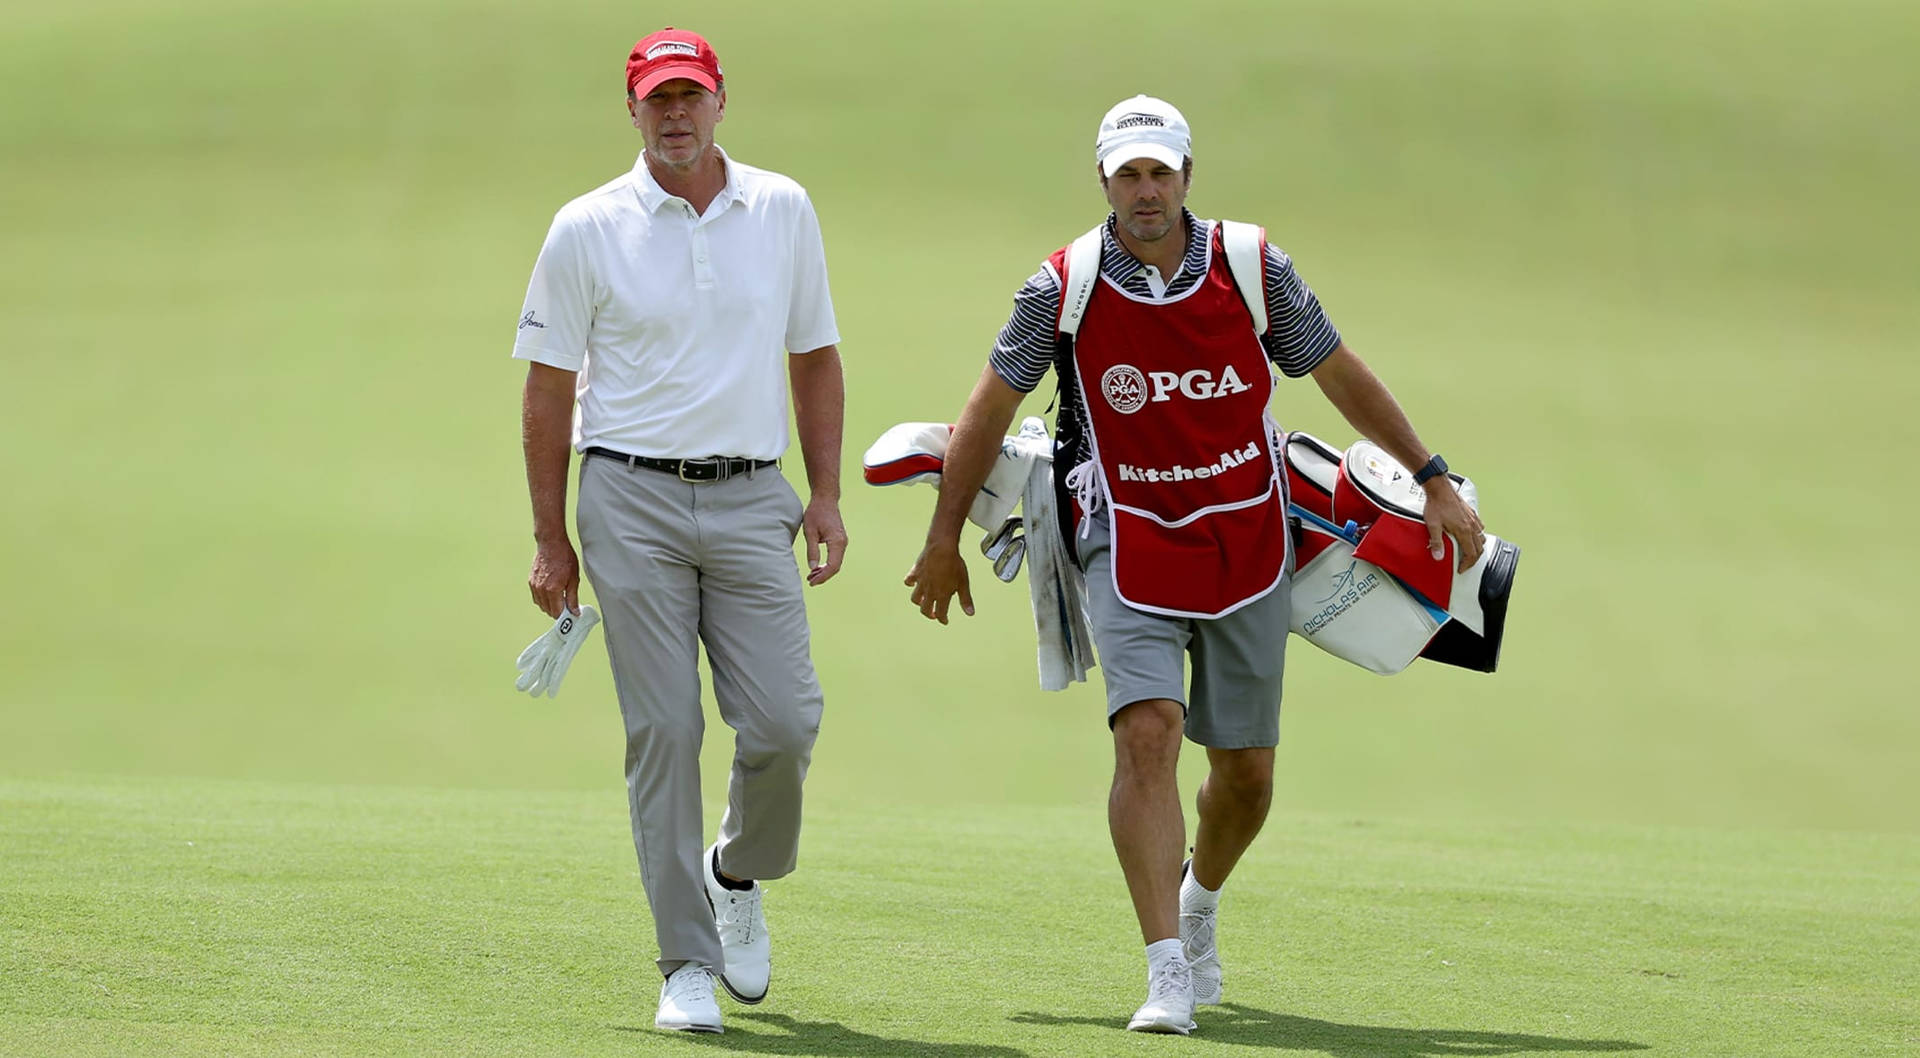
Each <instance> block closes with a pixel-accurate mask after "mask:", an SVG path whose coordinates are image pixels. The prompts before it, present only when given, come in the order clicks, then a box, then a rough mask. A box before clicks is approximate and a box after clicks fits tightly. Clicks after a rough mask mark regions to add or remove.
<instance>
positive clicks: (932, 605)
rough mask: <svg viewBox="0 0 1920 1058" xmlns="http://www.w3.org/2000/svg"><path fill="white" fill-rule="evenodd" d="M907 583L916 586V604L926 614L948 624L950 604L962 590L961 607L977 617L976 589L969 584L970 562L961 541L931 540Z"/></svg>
mask: <svg viewBox="0 0 1920 1058" xmlns="http://www.w3.org/2000/svg"><path fill="white" fill-rule="evenodd" d="M906 584H907V586H909V587H911V588H912V589H913V604H914V605H915V606H918V607H919V608H920V614H921V616H923V617H927V618H930V619H932V620H935V621H938V622H940V623H941V624H946V623H947V607H948V605H950V604H951V603H952V602H953V595H954V593H955V592H959V593H960V609H961V610H963V611H965V612H966V615H967V616H968V617H972V616H973V592H972V591H971V590H970V589H969V587H968V586H967V563H966V560H965V559H963V558H961V557H960V546H959V545H958V544H934V543H928V544H927V546H926V547H924V548H922V549H921V551H920V557H919V558H918V559H916V560H915V561H914V563H913V569H912V570H910V571H908V573H907V579H906Z"/></svg>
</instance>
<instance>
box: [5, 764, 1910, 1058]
mask: <svg viewBox="0 0 1920 1058" xmlns="http://www.w3.org/2000/svg"><path fill="white" fill-rule="evenodd" d="M624 830H625V827H624V820H623V817H622V799H621V798H620V797H619V796H618V794H617V793H615V792H613V791H602V792H600V793H591V794H590V793H580V792H575V793H542V794H526V793H519V792H481V791H427V790H418V789H401V788H374V787H337V786H295V785H288V784H265V783H233V782H225V783H189V782H167V783H164V784H158V785H156V784H151V783H128V782H124V781H117V782H108V781H93V780H68V781H63V782H32V783H20V782H13V783H6V784H4V785H0V839H4V840H5V842H6V844H7V846H8V848H9V849H10V850H11V852H10V855H9V857H8V861H9V862H8V869H7V871H6V873H5V874H4V875H0V977H3V978H4V979H5V980H7V981H9V982H12V983H11V984H9V986H8V987H7V988H6V989H5V990H3V991H0V1025H3V1026H4V1027H5V1031H4V1033H0V1053H4V1054H9V1055H13V1054H17V1055H21V1056H29V1055H34V1056H37V1055H48V1054H68V1053H130V1052H133V1051H137V1052H139V1053H145V1054H235V1055H239V1054H274V1055H292V1054H353V1055H371V1054H394V1055H417V1054H515V1055H532V1054H555V1055H559V1054H570V1055H588V1054H609V1055H613V1054H631V1053H635V1052H636V1050H637V1051H638V1052H639V1053H647V1054H672V1053H686V1054H691V1053H697V1052H698V1051H701V1050H724V1051H738V1052H745V1053H755V1054H783V1055H889V1056H910V1055H924V1056H946V1058H962V1056H966V1058H1016V1056H1019V1055H1032V1056H1040V1055H1094V1054H1135V1053H1159V1052H1161V1051H1164V1050H1166V1049H1168V1047H1169V1046H1178V1048H1179V1049H1180V1051H1181V1053H1183V1054H1186V1053H1193V1054H1216V1053H1218V1054H1236V1053H1246V1052H1245V1050H1244V1049H1245V1048H1246V1047H1258V1048H1261V1049H1262V1050H1264V1051H1271V1052H1274V1053H1298V1054H1303V1055H1315V1054H1320V1055H1330V1056H1333V1058H1361V1056H1390V1058H1416V1056H1429V1055H1432V1056H1438V1055H1446V1054H1543V1055H1552V1054H1561V1053H1576V1054H1627V1053H1645V1054H1648V1055H1682V1056H1692V1058H1704V1056H1711V1055H1730V1056H1731V1055H1738V1056H1743V1058H1744V1056H1756V1055H1781V1054H1806V1055H1834V1054H1847V1055H1863V1056H1864V1055H1881V1054H1885V1055H1894V1054H1910V1053H1912V1050H1913V1048H1914V1046H1915V1045H1916V1044H1920V1034H1917V1033H1916V1024H1920V1023H1917V1022H1916V1020H1915V1019H1916V1018H1920V1000H1916V998H1915V997H1916V991H1915V989H1916V986H1920V955H1916V952H1920V910H1917V909H1916V902H1915V898H1916V895H1920V894H1917V893H1916V883H1915V878H1916V876H1920V842H1916V841H1915V840H1914V839H1912V838H1908V837H1870V836H1860V835H1855V836H1846V835H1833V834H1819V833H1803V832H1765V833H1762V832H1752V831H1703V830H1685V829H1659V828H1629V827H1546V826H1514V825H1488V824H1482V825H1472V824H1455V825H1450V826H1434V825H1430V824H1422V825H1413V824H1385V823H1376V822H1369V821H1364V820H1358V819H1352V818H1343V817H1337V816H1315V815H1303V814H1294V813H1286V814H1282V815H1281V816H1279V817H1277V818H1276V819H1274V820H1273V821H1272V823H1271V824H1270V825H1269V828H1268V833H1267V834H1266V836H1265V838H1264V840H1263V841H1262V842H1261V843H1260V844H1259V845H1257V846H1256V847H1255V851H1254V852H1253V854H1252V855H1251V856H1250V857H1249V858H1248V859H1247V860H1246V861H1244V863H1243V864H1242V866H1241V868H1240V870H1239V872H1238V873H1237V874H1236V876H1235V878H1234V879H1233V880H1232V881H1231V882H1230V883H1229V888H1228V891H1227V894H1226V897H1225V900H1224V902H1223V910H1222V916H1223V917H1222V927H1221V929H1222V938H1223V939H1222V942H1221V943H1222V950H1223V952H1224V953H1225V959H1226V966H1227V972H1228V981H1227V983H1228V998H1229V1000H1230V1001H1231V1002H1230V1006H1228V1007H1227V1008H1226V1009H1224V1010H1216V1011H1211V1012H1203V1013H1202V1014H1201V1015H1200V1018H1199V1022H1200V1034H1199V1035H1197V1036H1195V1037H1194V1038H1193V1039H1192V1040H1191V1041H1187V1042H1184V1043H1181V1044H1178V1045H1170V1044H1169V1042H1168V1041H1165V1040H1159V1039H1153V1038H1144V1039H1143V1038H1140V1037H1134V1036H1129V1035H1128V1034H1126V1033H1125V1032H1124V1031H1122V1025H1123V1024H1124V1019H1125V1017H1126V1016H1127V1015H1128V1014H1130V1013H1131V1012H1132V1009H1133V1007H1134V1006H1135V1005H1136V1004H1137V1003H1138V1002H1139V994H1140V993H1141V992H1142V990H1143V987H1142V986H1143V981H1142V980H1141V978H1142V977H1143V976H1144V971H1143V968H1142V966H1143V963H1142V960H1141V958H1140V955H1139V951H1138V941H1137V933H1136V929H1135V926H1134V925H1133V923H1132V920H1131V914H1130V913H1129V912H1128V911H1127V905H1126V901H1125V896H1124V891H1123V890H1122V888H1121V885H1120V882H1119V878H1118V872H1117V871H1115V870H1113V869H1112V866H1111V858H1112V853H1111V851H1110V850H1109V849H1108V848H1107V846H1106V841H1105V835H1104V834H1103V833H1102V830H1103V828H1102V826H1101V812H1100V809H1099V806H1098V805H1093V804H1089V805H1082V806H1076V807H1062V808H1051V809H1044V810H1042V809H1029V810H1011V809H1008V808H1006V807H1005V806H1001V805H993V804H987V805H975V806H949V807H946V808H942V809H919V810H913V811H907V810H902V809H898V808H892V807H885V806H882V807H880V808H878V809H874V808H871V807H858V806H846V805H833V806H827V807H824V808H822V810H820V811H817V812H815V813H814V815H813V817H812V819H811V821H810V823H809V827H808V846H807V852H806V855H805V857H804V863H803V869H802V870H801V871H800V872H799V873H797V874H795V875H794V876H793V877H792V878H791V879H790V880H788V881H785V882H782V883H780V884H778V885H777V886H775V887H773V888H771V889H770V895H769V897H768V901H769V905H768V906H769V909H770V911H769V913H770V915H771V919H770V922H771V924H772V926H773V929H774V933H775V938H776V945H777V947H776V959H775V967H776V970H775V978H774V981H775V991H774V993H773V996H772V997H771V998H770V999H769V1001H768V1002H767V1003H766V1004H764V1005H762V1006H759V1007H754V1008H743V1007H739V1006H737V1005H733V1004H728V1005H727V1007H726V1009H725V1015H726V1017H727V1019H728V1025H727V1033H726V1034H725V1035H724V1036H723V1037H721V1038H719V1039H717V1040H684V1039H673V1038H662V1037H654V1036H652V1035H651V1033H650V1030H648V1026H650V1024H651V1021H650V1019H651V1016H652V1009H653V999H654V992H655V990H656V989H657V987H658V985H657V982H658V976H657V974H656V972H655V971H654V969H653V966H652V958H653V952H652V947H651V945H652V934H651V928H650V925H649V924H648V923H647V921H646V918H645V915H644V912H643V911H642V909H641V907H640V903H639V900H638V892H639V884H638V878H637V873H638V872H637V870H636V869H635V866H634V863H633V860H632V855H631V849H630V848H629V847H627V845H626V842H625V841H624V840H622V836H623V834H624ZM643 1030H647V1034H646V1035H636V1034H637V1033H641V1032H642V1031H643Z"/></svg>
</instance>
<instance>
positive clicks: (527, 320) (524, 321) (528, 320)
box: [514, 309, 547, 331]
mask: <svg viewBox="0 0 1920 1058" xmlns="http://www.w3.org/2000/svg"><path fill="white" fill-rule="evenodd" d="M528 327H538V328H539V329H541V330H543V331H544V330H546V329H547V325H546V324H544V323H541V322H540V321H539V320H536V319H534V318H533V310H532V309H528V310H527V314H526V315H525V316H522V317H520V326H518V327H516V328H514V329H515V330H520V331H524V330H526V329H527V328H528Z"/></svg>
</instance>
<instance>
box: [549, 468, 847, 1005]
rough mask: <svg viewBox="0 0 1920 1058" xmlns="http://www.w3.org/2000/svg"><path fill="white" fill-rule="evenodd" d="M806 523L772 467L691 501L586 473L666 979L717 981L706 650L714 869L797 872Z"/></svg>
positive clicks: (657, 487)
mask: <svg viewBox="0 0 1920 1058" xmlns="http://www.w3.org/2000/svg"><path fill="white" fill-rule="evenodd" d="M801 512H802V505H801V503H800V498H799V497H798V496H797V495H795V494H794V491H793V487H792V486H790V485H788V484H787V481H786V478H784V477H782V476H781V474H780V472H779V470H778V469H777V468H774V467H768V468H766V469H764V470H759V471H756V472H755V473H754V474H753V476H751V477H746V476H740V477H735V478H731V479H729V480H727V481H720V482H711V483H705V484H697V485H696V484H690V483H688V482H684V481H681V480H680V479H678V478H677V477H674V476H673V475H671V474H665V473H662V472H660V471H657V470H648V469H646V468H644V467H635V468H629V467H628V466H626V465H625V464H623V463H620V462H617V461H615V460H611V459H605V458H601V457H598V456H586V457H584V458H583V459H582V460H581V466H580V499H579V507H578V510H577V516H578V522H579V527H580V550H581V554H582V556H583V557H584V559H585V564H586V572H587V579H588V581H589V582H591V583H592V585H593V592H594V596H595V597H596V598H597V600H598V601H599V604H600V612H601V617H602V627H603V628H604V630H605V633H606V634H605V638H606V644H607V656H608V658H610V659H611V660H612V662H613V683H614V689H615V691H616V692H617V693H618V695H619V698H620V714H621V716H622V717H623V718H624V719H625V721H626V729H627V759H626V770H627V800H628V805H629V808H630V810H631V814H632V817H633V844H634V849H635V851H636V852H638V853H639V856H640V879H641V883H642V884H643V885H644V886H645V887H646V891H647V902H648V904H649V905H651V907H652V910H653V924H654V933H655V936H656V937H657V938H658V940H659V944H660V959H659V966H660V971H661V972H662V973H672V972H673V971H674V970H676V969H678V968H679V967H680V965H681V964H683V963H696V964H699V965H702V966H707V967H709V968H712V969H714V970H716V971H718V970H719V969H720V968H721V967H722V966H723V965H724V963H723V961H722V958H721V954H720V937H719V934H718V933H717V932H716V931H715V930H714V924H713V912H712V910H711V909H710V908H709V906H708V904H707V897H706V882H705V879H704V878H703V877H702V876H701V871H702V870H703V865H702V862H701V853H702V852H703V851H704V849H705V846H706V839H705V834H704V826H703V823H702V819H701V808H700V742H701V738H702V736H703V735H704V734H705V730H706V719H705V716H704V715H703V713H702V712H701V708H700V673H699V669H698V667H697V662H696V659H697V657H698V652H699V647H700V644H701V643H704V644H706V648H707V664H708V667H709V668H710V669H711V670H712V672H713V694H714V698H715V699H716V701H717V702H718V704H719V707H720V717H721V719H723V720H725V721H726V723H727V725H728V726H729V727H731V728H733V730H734V754H733V773H732V776H731V778H730V780H729V783H728V787H727V810H726V814H725V815H724V816H723V817H722V819H721V822H720V836H719V845H720V866H721V869H722V870H724V871H726V872H727V873H728V874H730V875H733V876H734V877H736V878H752V879H762V880H764V879H770V878H780V877H783V876H785V875H787V874H789V873H791V872H792V871H793V868H794V864H795V862H796V860H797V858H798V854H799V844H800V787H801V783H802V782H803V781H804V780H805V778H806V774H807V763H808V761H809V760H810V759H811V757H812V754H813V741H814V737H815V735H817V734H818V733H819V730H820V712H821V706H822V700H821V695H820V682H819V679H818V678H817V677H816V676H815V675H814V670H813V659H812V657H811V656H810V655H809V653H808V638H809V637H808V631H807V612H806V604H805V601H804V600H803V599H802V598H801V594H800V593H801V587H800V574H799V569H798V566H797V563H796V562H795V561H794V555H793V541H794V537H795V535H796V534H797V533H798V532H799V529H800V517H801Z"/></svg>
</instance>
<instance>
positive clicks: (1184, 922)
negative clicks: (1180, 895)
mask: <svg viewBox="0 0 1920 1058" xmlns="http://www.w3.org/2000/svg"><path fill="white" fill-rule="evenodd" d="M1216 910H1217V909H1215V908H1211V907H1209V908H1205V909H1196V910H1193V911H1182V912H1180V927H1181V929H1180V932H1181V934H1182V935H1183V936H1184V937H1186V938H1187V944H1186V946H1187V951H1188V953H1189V954H1190V955H1205V954H1207V953H1208V952H1210V951H1212V950H1213V924H1214V913H1215V911H1216Z"/></svg>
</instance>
